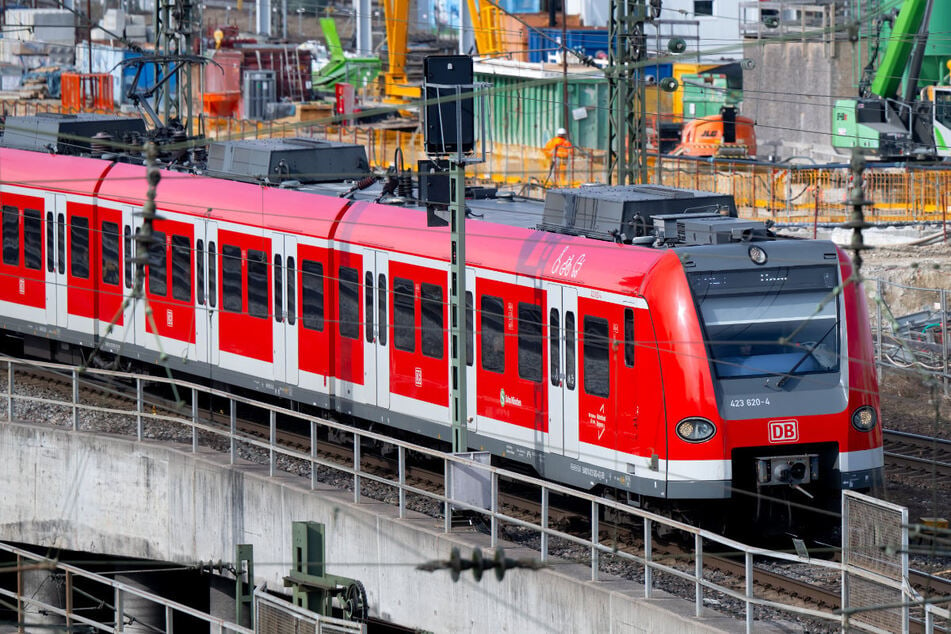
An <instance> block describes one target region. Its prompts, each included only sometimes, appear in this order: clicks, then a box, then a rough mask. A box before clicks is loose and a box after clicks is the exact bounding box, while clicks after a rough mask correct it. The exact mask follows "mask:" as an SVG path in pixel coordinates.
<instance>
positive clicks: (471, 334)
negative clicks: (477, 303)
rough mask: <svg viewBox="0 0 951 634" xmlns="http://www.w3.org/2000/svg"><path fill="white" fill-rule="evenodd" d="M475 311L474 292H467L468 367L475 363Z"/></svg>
mask: <svg viewBox="0 0 951 634" xmlns="http://www.w3.org/2000/svg"><path fill="white" fill-rule="evenodd" d="M474 360H475V310H474V300H473V297H472V291H466V365H467V366H469V367H472V364H473V363H474V362H475V361H474Z"/></svg>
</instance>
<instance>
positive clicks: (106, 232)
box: [101, 221, 119, 286]
mask: <svg viewBox="0 0 951 634" xmlns="http://www.w3.org/2000/svg"><path fill="white" fill-rule="evenodd" d="M101 229H102V236H101V240H102V283H103V284H111V285H112V286H118V285H119V225H118V224H117V223H115V222H106V221H103V222H102V225H101Z"/></svg>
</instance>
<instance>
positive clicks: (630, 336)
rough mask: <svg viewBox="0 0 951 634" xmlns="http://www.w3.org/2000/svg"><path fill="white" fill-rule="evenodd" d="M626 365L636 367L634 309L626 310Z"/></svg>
mask: <svg viewBox="0 0 951 634" xmlns="http://www.w3.org/2000/svg"><path fill="white" fill-rule="evenodd" d="M624 365H626V366H627V367H629V368H633V367H634V309H633V308H625V309H624Z"/></svg>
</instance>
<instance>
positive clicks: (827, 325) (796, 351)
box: [687, 266, 840, 379]
mask: <svg viewBox="0 0 951 634" xmlns="http://www.w3.org/2000/svg"><path fill="white" fill-rule="evenodd" d="M687 277H688V280H689V282H690V288H691V290H692V292H693V295H694V299H695V301H696V303H697V308H698V311H699V313H700V318H701V320H702V322H703V328H704V335H705V338H706V344H707V349H708V350H709V353H710V357H711V360H712V365H713V368H714V371H715V372H716V374H717V376H718V377H719V378H720V379H732V378H747V377H757V376H763V377H770V376H795V375H803V374H815V373H830V372H838V371H839V357H840V354H839V346H840V337H839V296H838V294H836V293H835V292H834V289H835V287H836V283H837V281H838V275H837V269H836V267H835V266H807V267H779V268H758V269H752V270H750V269H747V270H742V271H715V272H697V273H688V276H687Z"/></svg>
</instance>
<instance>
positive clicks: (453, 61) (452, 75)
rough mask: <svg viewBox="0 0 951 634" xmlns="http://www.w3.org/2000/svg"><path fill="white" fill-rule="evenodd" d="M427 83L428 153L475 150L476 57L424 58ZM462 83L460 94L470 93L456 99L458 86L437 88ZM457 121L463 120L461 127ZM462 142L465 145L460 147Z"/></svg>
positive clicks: (447, 56)
mask: <svg viewBox="0 0 951 634" xmlns="http://www.w3.org/2000/svg"><path fill="white" fill-rule="evenodd" d="M423 74H424V76H425V79H426V81H425V86H426V94H425V98H426V104H427V105H426V152H428V153H430V154H449V153H451V152H459V151H462V152H471V151H472V148H473V147H474V145H475V125H474V118H475V117H474V114H473V103H472V57H470V56H468V55H431V56H429V57H426V58H424V59H423ZM430 84H438V85H440V86H456V85H461V86H462V87H461V88H460V89H459V93H460V94H462V95H469V96H468V97H467V98H465V99H461V100H460V99H457V98H456V90H455V88H442V87H441V88H436V87H435V86H430ZM457 120H458V121H460V122H461V124H462V125H461V132H460V126H459V124H458V123H457ZM460 145H461V147H460Z"/></svg>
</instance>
